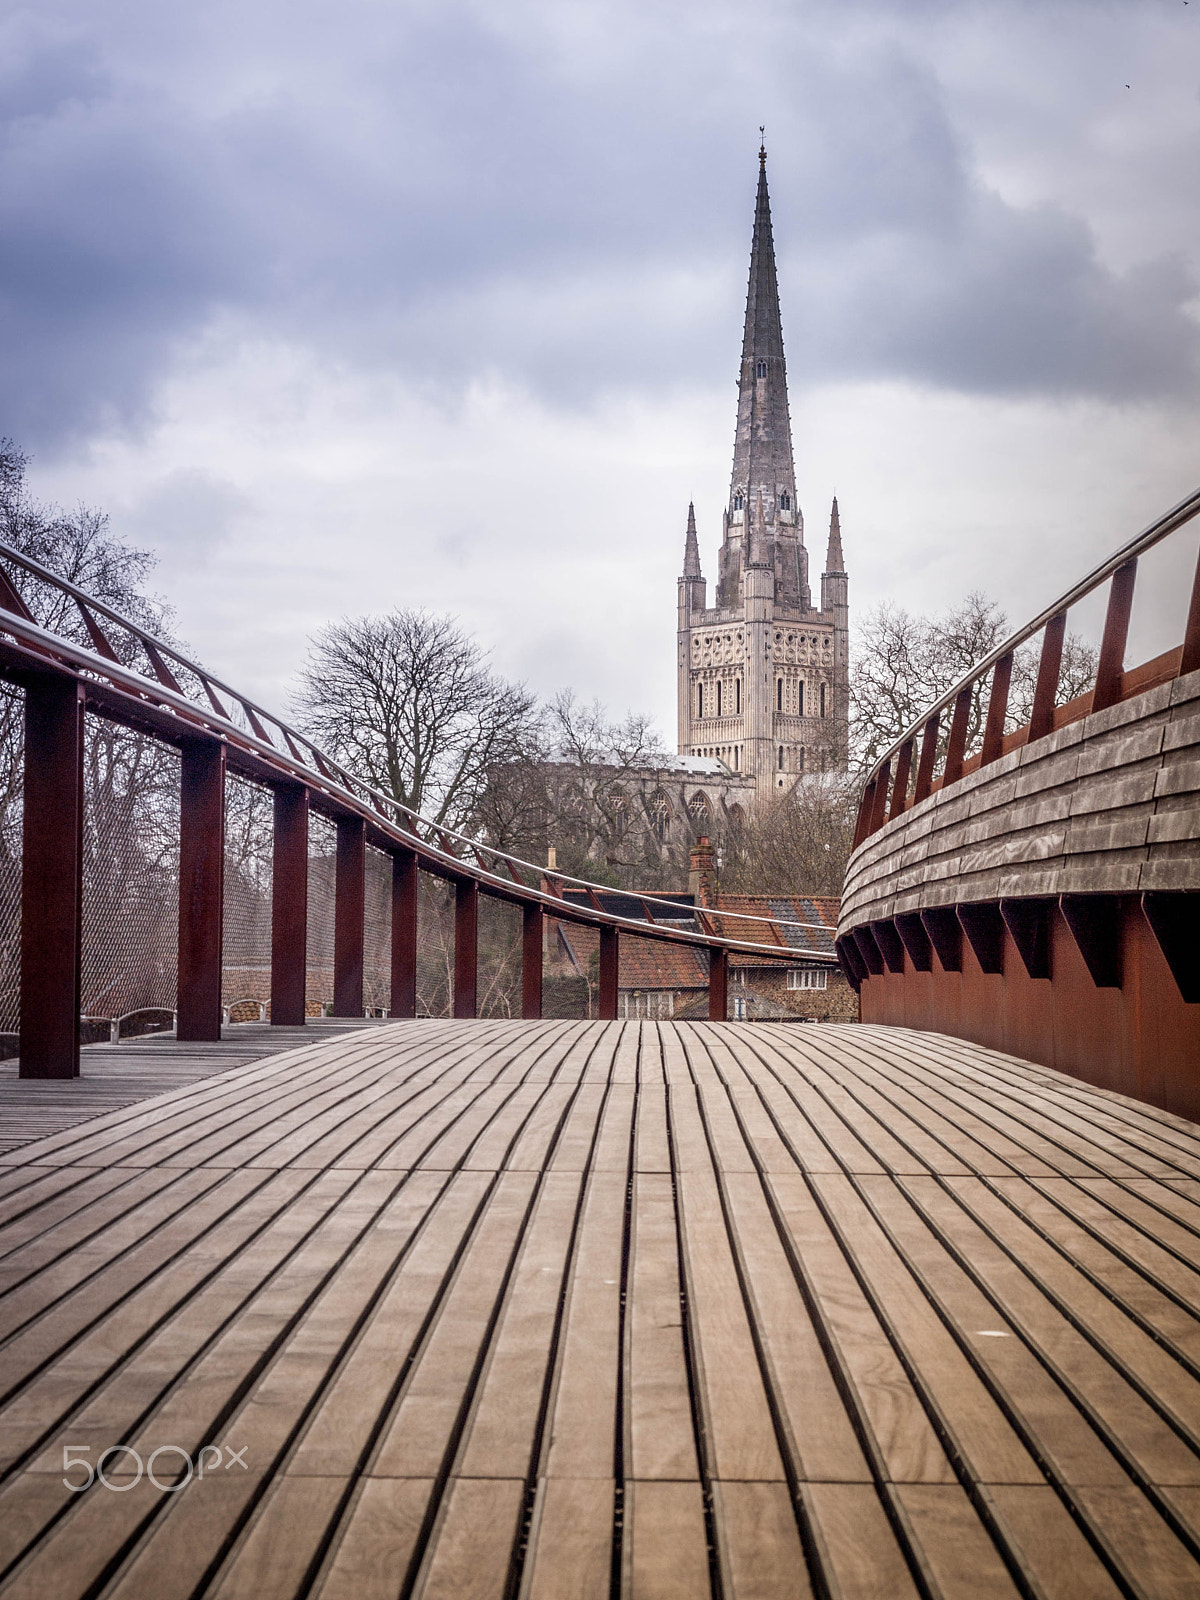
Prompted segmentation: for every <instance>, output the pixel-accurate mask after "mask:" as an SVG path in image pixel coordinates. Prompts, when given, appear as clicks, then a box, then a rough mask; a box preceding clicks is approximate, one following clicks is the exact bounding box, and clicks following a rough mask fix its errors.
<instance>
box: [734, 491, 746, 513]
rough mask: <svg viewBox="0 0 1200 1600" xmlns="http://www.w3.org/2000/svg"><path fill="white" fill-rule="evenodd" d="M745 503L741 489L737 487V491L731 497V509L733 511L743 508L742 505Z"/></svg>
mask: <svg viewBox="0 0 1200 1600" xmlns="http://www.w3.org/2000/svg"><path fill="white" fill-rule="evenodd" d="M745 504H746V501H745V499H744V497H743V495H742V491H741V490H740V489H739V490H738V492H737V493H736V494H735V495H734V497H733V509H734V510H735V511H741V510H742V509H743V507H744V506H745Z"/></svg>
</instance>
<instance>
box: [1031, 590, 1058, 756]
mask: <svg viewBox="0 0 1200 1600" xmlns="http://www.w3.org/2000/svg"><path fill="white" fill-rule="evenodd" d="M1066 632H1067V613H1066V612H1065V611H1060V612H1058V614H1057V615H1056V616H1053V617H1051V618H1050V621H1049V622H1048V623H1047V624H1046V630H1045V632H1044V633H1043V634H1042V654H1041V657H1040V658H1039V660H1038V675H1037V685H1036V687H1035V688H1034V691H1033V712H1032V714H1031V716H1030V718H1029V742H1030V744H1032V743H1033V741H1034V740H1035V739H1043V738H1045V736H1046V734H1048V733H1049V732H1051V730H1052V729H1053V727H1054V702H1055V700H1057V698H1058V676H1059V673H1060V672H1061V670H1062V652H1063V639H1064V638H1065V637H1066Z"/></svg>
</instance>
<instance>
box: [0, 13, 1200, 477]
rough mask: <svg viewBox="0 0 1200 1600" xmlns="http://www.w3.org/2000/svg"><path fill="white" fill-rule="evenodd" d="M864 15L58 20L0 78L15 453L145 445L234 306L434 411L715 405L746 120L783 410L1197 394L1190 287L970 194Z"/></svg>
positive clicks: (1076, 225) (1, 278) (932, 113)
mask: <svg viewBox="0 0 1200 1600" xmlns="http://www.w3.org/2000/svg"><path fill="white" fill-rule="evenodd" d="M1015 3H1016V4H1017V6H1018V9H1020V10H1022V11H1023V12H1025V13H1026V14H1028V7H1027V6H1025V5H1024V3H1023V0H1015ZM853 9H854V12H855V15H856V17H857V28H856V30H850V31H849V32H847V33H846V34H845V36H840V35H839V34H838V32H837V28H838V24H837V22H836V19H835V18H833V13H830V14H829V16H828V17H827V18H826V20H825V21H824V22H821V21H820V13H819V12H818V11H816V10H814V12H813V14H812V15H813V17H815V18H817V21H815V22H814V21H812V20H811V19H810V20H809V21H808V22H807V23H805V24H804V25H803V26H802V25H801V24H800V23H798V22H797V21H796V20H795V19H794V18H792V17H790V16H789V14H788V13H787V12H780V13H776V12H774V11H772V10H771V8H770V7H765V8H764V9H763V11H762V14H761V19H762V20H761V26H762V28H763V30H764V31H765V35H766V37H767V38H768V40H769V43H770V49H769V50H763V51H759V52H757V53H753V59H746V58H745V57H744V56H739V54H738V53H737V52H736V51H734V50H732V49H731V48H730V40H731V39H732V38H734V37H735V36H736V35H735V32H731V31H730V28H731V26H732V23H731V19H732V17H733V13H732V12H731V13H729V14H728V16H725V17H724V19H723V27H718V26H715V25H713V19H714V17H715V18H717V19H718V20H721V19H722V17H723V13H722V12H721V9H720V8H719V7H717V8H715V9H713V8H710V9H709V10H708V11H706V12H700V13H697V14H696V15H695V19H694V20H693V14H692V13H691V12H686V13H685V12H678V13H676V12H674V11H672V10H671V9H670V8H669V7H664V8H663V9H662V11H661V13H660V12H658V11H657V10H654V9H651V10H649V11H647V12H645V13H639V14H634V13H630V14H628V15H626V16H623V15H622V14H621V13H620V12H619V11H615V10H614V23H613V27H614V30H616V32H615V33H614V34H613V36H612V37H607V36H606V37H605V38H604V39H603V40H602V41H601V42H602V45H603V48H599V47H598V48H597V49H596V50H595V51H593V52H591V53H589V50H588V48H587V44H586V41H585V42H584V43H583V44H580V43H578V41H576V42H574V43H572V42H571V41H570V40H568V41H567V43H565V44H564V42H563V39H562V37H560V36H558V35H553V33H552V29H551V28H550V27H549V25H548V24H546V23H545V22H544V21H543V19H541V18H540V17H539V14H538V13H537V12H536V11H535V10H532V9H530V10H522V9H520V8H519V7H517V6H514V7H512V8H510V9H507V10H505V9H503V8H500V9H499V10H495V11H493V10H491V9H489V10H488V11H479V12H476V11H474V10H472V9H471V8H470V7H469V6H468V5H461V4H460V5H453V4H447V5H444V6H442V7H439V8H437V9H435V10H429V9H426V8H424V7H420V6H416V5H414V6H410V7H405V6H403V5H399V6H391V7H388V8H380V7H378V6H369V7H360V6H356V5H354V4H353V3H350V4H347V5H346V6H345V7H343V8H341V9H340V10H339V13H338V15H337V18H336V25H335V19H333V18H332V17H331V15H330V14H329V13H328V12H326V11H324V10H323V8H320V7H305V6H292V7H289V8H287V9H284V8H282V7H277V6H276V5H275V4H273V3H271V0H256V3H255V4H253V5H252V7H251V9H250V11H249V12H246V11H244V10H242V9H238V10H236V11H235V10H233V9H230V10H229V11H228V12H225V11H223V10H222V9H221V8H220V7H214V8H210V9H208V10H207V11H206V13H205V15H204V16H203V17H202V18H201V17H191V16H188V17H186V18H185V16H184V14H182V13H181V14H180V19H179V21H178V24H177V31H178V37H171V36H170V34H169V32H167V33H164V27H163V22H162V13H161V12H160V11H159V10H158V8H151V7H149V5H148V4H146V8H145V10H144V11H139V8H138V6H137V5H136V4H135V5H133V6H131V7H130V8H128V9H127V10H125V11H122V12H121V13H117V12H115V11H113V12H111V13H110V15H109V16H108V17H107V18H105V17H104V16H103V13H100V14H98V15H97V18H96V20H92V19H91V13H90V12H89V11H87V10H85V9H84V8H82V7H80V9H79V10H78V11H77V12H75V13H72V12H71V11H70V7H69V6H68V7H65V8H64V10H63V13H62V15H63V16H66V17H68V18H71V17H73V20H72V21H71V22H70V26H67V24H66V23H62V24H61V26H59V28H58V31H57V32H55V33H54V34H52V35H51V34H49V33H47V34H46V36H45V37H43V38H40V39H39V38H38V37H37V36H33V35H31V36H29V37H26V38H24V39H23V41H22V49H21V51H20V52H17V53H16V54H15V55H14V61H15V62H16V64H15V65H12V66H10V69H9V71H8V73H7V75H6V76H5V78H4V80H3V82H2V83H0V158H2V160H3V170H4V176H3V177H2V178H0V227H2V228H3V230H4V232H5V235H6V237H7V238H8V239H9V240H10V247H9V249H8V250H7V251H6V253H5V256H4V259H3V262H2V263H0V340H2V341H3V344H2V346H0V348H3V349H4V350H5V363H4V369H3V379H2V380H0V405H2V406H3V415H2V417H0V422H2V431H8V432H11V433H13V434H14V435H15V436H17V437H19V438H21V439H23V440H25V441H27V442H28V443H30V444H41V445H42V446H43V447H44V446H46V445H50V446H51V447H52V446H53V445H54V444H55V443H56V442H61V441H64V440H70V439H71V438H73V437H78V436H79V435H81V434H82V435H86V434H87V433H88V432H89V431H91V430H93V429H95V428H96V427H98V426H109V425H112V424H114V423H115V424H117V425H120V426H125V427H136V426H138V425H139V424H140V423H142V422H144V421H145V420H146V419H147V417H149V416H150V415H151V414H152V407H153V404H154V398H155V394H156V389H157V385H158V384H159V383H160V381H161V380H162V378H163V377H164V376H165V375H166V374H168V373H169V372H170V371H171V370H172V366H173V363H174V362H175V361H176V360H177V359H178V352H179V350H180V348H181V346H182V345H183V343H184V342H185V341H187V340H188V339H190V338H192V337H194V336H195V335H196V334H198V333H200V332H202V331H203V330H204V329H205V327H206V326H208V325H209V323H210V322H211V320H212V319H213V318H214V317H215V316H217V315H218V314H219V313H222V312H230V313H232V314H233V319H234V320H235V321H237V322H238V324H239V325H240V326H245V327H249V328H252V329H253V330H254V331H255V332H256V333H258V334H260V335H264V336H267V337H270V336H277V337H280V338H283V339H287V340H291V341H295V342H299V343H302V344H307V345H310V346H311V347H313V348H314V349H315V350H317V351H318V352H319V353H320V354H322V355H324V356H327V357H330V358H333V359H335V360H337V361H340V362H344V363H349V364H351V365H360V366H364V367H370V368H374V369H380V368H383V369H388V370H392V371H396V372H398V373H400V374H402V375H403V376H405V377H406V378H407V379H408V380H410V381H413V382H416V383H418V384H421V385H424V386H425V387H426V388H427V390H428V392H429V393H430V396H431V398H433V399H435V400H442V401H451V402H452V401H453V398H454V396H455V395H456V394H457V393H458V392H460V391H461V388H462V386H463V385H465V384H466V383H468V382H470V381H471V380H472V379H474V378H477V377H478V376H480V375H481V374H487V373H491V372H496V373H500V374H501V375H502V376H503V377H505V378H506V379H508V380H509V381H512V382H516V383H519V384H524V385H527V386H529V387H531V388H532V389H534V390H535V391H537V392H539V393H540V394H542V395H543V396H548V397H550V398H553V399H556V400H558V401H561V402H566V403H570V404H573V405H587V404H590V403H591V402H592V401H594V399H595V398H596V396H597V395H598V394H600V393H603V392H605V391H607V390H611V389H613V388H614V387H615V388H628V387H634V388H649V389H662V388H665V387H670V386H674V385H689V384H697V383H701V384H708V383H713V382H723V381H725V380H726V379H731V378H732V376H733V370H734V364H735V361H736V349H737V337H738V330H739V326H740V317H741V304H740V302H741V297H742V294H743V292H744V283H745V262H746V256H747V249H748V242H749V241H748V234H749V225H750V218H751V210H752V198H753V196H752V186H753V181H754V160H753V149H754V144H753V141H754V139H755V137H756V127H755V126H754V124H756V123H757V121H758V120H759V118H760V117H763V118H765V120H766V121H767V123H768V141H769V143H770V146H771V174H772V192H773V199H774V206H775V217H776V237H777V242H778V245H779V248H780V252H781V277H782V288H783V294H784V310H785V331H786V332H787V334H788V348H789V358H790V365H791V368H792V371H793V374H794V380H795V381H796V382H797V383H800V382H804V381H814V382H816V381H821V380H824V379H827V378H829V377H831V376H888V377H902V378H905V377H906V378H911V379H915V380H917V381H922V382H927V383H932V384H944V385H948V386H950V387H955V388H961V389H966V390H972V391H988V392H1005V393H1007V392H1025V393H1053V394H1090V395H1103V396H1109V397H1114V398H1124V397H1129V396H1142V395H1153V394H1164V393H1165V394H1170V393H1175V392H1177V391H1179V390H1180V389H1182V388H1187V387H1189V386H1193V385H1194V384H1195V382H1196V373H1197V365H1196V346H1197V327H1196V323H1195V321H1194V320H1193V319H1192V318H1190V317H1189V316H1188V314H1187V312H1186V309H1185V304H1186V302H1187V300H1188V298H1189V297H1190V296H1191V295H1193V294H1194V293H1195V284H1194V280H1193V276H1192V269H1191V266H1190V264H1189V263H1188V262H1187V261H1186V260H1184V259H1183V258H1178V259H1169V260H1159V261H1152V262H1149V263H1147V264H1145V265H1144V266H1142V267H1140V268H1138V269H1137V270H1136V271H1134V272H1130V273H1127V274H1126V275H1124V276H1119V275H1117V274H1115V273H1114V272H1112V271H1111V270H1109V269H1108V268H1107V267H1106V266H1105V265H1104V264H1103V263H1102V262H1101V260H1100V259H1099V257H1098V255H1097V251H1096V247H1095V243H1094V240H1093V239H1092V236H1091V234H1090V232H1089V230H1088V227H1087V226H1086V224H1085V223H1084V222H1083V221H1081V220H1079V219H1077V218H1073V217H1072V216H1070V215H1068V214H1067V213H1066V212H1065V211H1063V210H1062V209H1058V210H1056V209H1054V208H1053V207H1043V208H1032V209H1021V208H1018V207H1015V206H1012V205H1009V204H1006V203H1005V202H1004V201H1003V200H1001V199H1000V198H999V197H998V196H996V195H994V194H990V193H987V192H985V191H983V190H981V189H980V188H979V186H978V184H977V181H976V180H975V178H974V176H973V173H972V169H971V160H970V156H969V152H968V151H966V150H965V149H964V147H963V144H962V141H961V138H960V136H959V134H958V132H957V130H956V129H955V127H954V126H953V125H952V123H951V121H950V119H949V116H948V113H947V111H946V107H945V103H944V97H943V95H942V93H941V90H940V88H939V85H938V82H937V79H936V77H935V75H934V73H933V72H932V70H931V69H930V68H929V66H928V65H927V64H925V63H924V62H923V61H922V60H921V59H920V53H919V40H916V41H915V42H914V41H910V42H909V43H907V44H906V43H903V42H898V41H897V38H896V37H895V36H894V35H895V29H896V27H897V26H899V24H897V23H896V21H895V17H896V15H898V14H900V13H902V12H903V10H904V8H902V7H901V8H895V7H892V8H888V7H884V8H883V9H884V11H889V10H890V11H891V13H892V35H893V36H892V37H891V40H890V42H888V41H887V40H885V39H884V38H883V37H882V35H881V36H880V37H879V38H874V37H871V36H870V35H869V34H866V33H864V31H863V29H862V26H861V22H862V16H863V14H864V13H866V12H867V11H868V10H869V8H866V7H863V6H859V7H856V8H853ZM997 9H998V11H1000V12H1003V6H1000V7H998V8H997ZM925 10H928V11H929V12H930V13H931V14H935V15H937V14H941V12H942V10H943V8H942V7H941V6H939V5H937V4H931V5H930V6H928V7H917V8H915V11H916V12H918V13H920V12H923V11H925ZM635 16H637V18H638V20H637V21H636V24H635V21H634V20H632V19H633V18H634V17H635ZM831 18H833V20H830V19H831ZM647 19H648V20H647ZM60 22H61V18H60ZM152 24H153V25H152ZM749 25H750V24H749V23H748V24H747V26H749ZM998 25H1002V24H998ZM559 26H560V28H561V27H563V26H565V24H563V23H562V21H561V18H560V19H559ZM622 27H624V28H625V29H626V30H627V37H626V38H624V39H622V36H621V35H620V32H619V30H620V29H621V28H622ZM822 29H824V31H822ZM122 30H127V33H126V34H125V36H124V37H123V35H122ZM147 38H148V39H149V41H150V42H149V43H147V42H146V40H147ZM126 57H128V60H127V59H126ZM130 62H132V63H133V65H130V64H129V63H130ZM240 78H244V79H245V80H246V81H247V82H248V83H250V84H251V85H252V86H254V87H252V88H250V89H246V88H243V89H241V90H240V91H239V90H237V89H236V88H235V84H236V83H237V82H238V81H239V80H240ZM259 80H261V83H260V81H259ZM760 107H761V109H760Z"/></svg>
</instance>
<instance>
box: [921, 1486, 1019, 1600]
mask: <svg viewBox="0 0 1200 1600" xmlns="http://www.w3.org/2000/svg"><path fill="white" fill-rule="evenodd" d="M892 1499H893V1504H894V1505H895V1507H896V1510H897V1512H898V1514H899V1516H900V1518H901V1521H902V1522H903V1525H904V1527H905V1529H906V1531H907V1533H908V1536H909V1539H910V1540H911V1542H912V1546H913V1548H914V1549H915V1550H916V1551H917V1554H918V1559H919V1560H920V1563H921V1568H922V1571H923V1572H924V1573H925V1574H926V1582H927V1583H928V1585H929V1587H930V1589H931V1590H932V1591H933V1592H934V1593H935V1594H944V1595H953V1596H954V1597H955V1600H1010V1597H1011V1600H1016V1596H1017V1595H1018V1594H1019V1593H1020V1591H1019V1590H1018V1588H1017V1586H1016V1584H1015V1583H1014V1582H1013V1580H1012V1577H1011V1576H1010V1574H1009V1572H1008V1569H1007V1567H1006V1566H1005V1564H1004V1561H1003V1559H1002V1558H1001V1555H1000V1552H999V1551H998V1550H997V1549H996V1546H995V1545H994V1544H993V1543H992V1541H991V1539H990V1538H989V1537H988V1535H987V1532H986V1530H985V1529H984V1527H983V1525H982V1524H981V1523H980V1521H979V1518H978V1516H977V1515H976V1513H975V1511H974V1510H973V1508H972V1506H971V1502H970V1501H969V1500H968V1499H967V1497H966V1495H965V1494H964V1493H963V1491H962V1490H961V1489H960V1488H958V1487H957V1486H955V1487H953V1488H952V1487H950V1486H949V1485H940V1484H929V1483H898V1484H896V1486H895V1488H894V1489H893V1491H892Z"/></svg>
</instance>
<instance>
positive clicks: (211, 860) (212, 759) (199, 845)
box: [175, 739, 225, 1042]
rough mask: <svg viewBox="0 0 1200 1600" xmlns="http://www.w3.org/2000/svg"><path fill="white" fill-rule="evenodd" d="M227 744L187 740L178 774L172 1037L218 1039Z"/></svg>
mask: <svg viewBox="0 0 1200 1600" xmlns="http://www.w3.org/2000/svg"><path fill="white" fill-rule="evenodd" d="M224 900H225V746H224V745H223V744H221V743H218V742H216V741H214V740H208V739H205V740H199V739H196V740H189V741H188V742H187V743H186V744H185V745H184V747H183V759H182V761H181V763H180V774H179V987H178V991H177V996H178V997H177V1000H176V1007H177V1020H176V1029H175V1033H176V1037H177V1038H179V1039H191V1040H196V1041H200V1040H204V1041H208V1042H211V1041H213V1040H215V1039H219V1038H220V1037H221V925H222V910H223V906H224Z"/></svg>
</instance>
